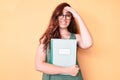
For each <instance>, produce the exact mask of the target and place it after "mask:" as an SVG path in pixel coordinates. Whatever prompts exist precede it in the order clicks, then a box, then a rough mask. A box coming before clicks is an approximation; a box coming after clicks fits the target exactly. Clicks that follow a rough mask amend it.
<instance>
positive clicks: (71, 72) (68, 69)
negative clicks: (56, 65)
mask: <svg viewBox="0 0 120 80" xmlns="http://www.w3.org/2000/svg"><path fill="white" fill-rule="evenodd" d="M78 72H79V67H78V65H74V66H70V67H66V68H65V74H68V75H71V76H76V75H77V74H78Z"/></svg>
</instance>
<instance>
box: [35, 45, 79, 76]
mask: <svg viewBox="0 0 120 80" xmlns="http://www.w3.org/2000/svg"><path fill="white" fill-rule="evenodd" d="M43 46H44V45H43V44H40V45H39V47H38V51H37V55H36V63H35V67H36V70H37V71H40V72H43V73H46V74H69V75H72V76H75V75H76V74H77V73H78V70H79V68H78V67H76V66H71V67H60V66H55V65H52V64H49V63H47V62H46V61H45V60H46V51H45V50H43Z"/></svg>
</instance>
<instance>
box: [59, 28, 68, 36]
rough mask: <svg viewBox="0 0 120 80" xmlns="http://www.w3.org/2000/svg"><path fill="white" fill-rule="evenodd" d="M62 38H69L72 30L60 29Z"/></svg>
mask: <svg viewBox="0 0 120 80" xmlns="http://www.w3.org/2000/svg"><path fill="white" fill-rule="evenodd" d="M60 35H61V38H69V37H70V32H69V31H68V30H67V29H60Z"/></svg>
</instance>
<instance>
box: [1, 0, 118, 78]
mask: <svg viewBox="0 0 120 80" xmlns="http://www.w3.org/2000/svg"><path fill="white" fill-rule="evenodd" d="M63 1H66V2H68V3H70V4H71V6H72V7H73V8H74V9H76V10H77V11H78V12H79V13H80V15H81V16H82V18H83V19H84V21H85V23H86V25H87V27H88V29H89V31H90V33H91V35H92V37H93V40H94V45H93V46H92V47H91V48H90V49H88V50H80V54H79V63H80V67H81V71H82V74H83V76H84V79H85V80H120V62H119V61H120V43H119V42H120V37H119V36H120V31H119V29H120V15H119V14H120V9H119V8H120V1H119V0H43V1H42V0H0V80H41V73H40V72H37V71H36V70H35V66H34V64H35V63H34V62H35V55H36V50H37V46H38V43H39V42H38V40H39V37H40V36H41V35H42V33H43V32H44V31H45V29H46V27H47V25H48V22H49V18H50V16H51V14H52V11H53V10H54V8H55V7H56V6H57V5H58V4H59V3H60V2H63Z"/></svg>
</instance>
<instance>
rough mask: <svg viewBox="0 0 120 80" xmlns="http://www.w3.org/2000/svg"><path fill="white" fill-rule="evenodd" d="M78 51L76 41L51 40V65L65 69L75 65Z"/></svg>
mask: <svg viewBox="0 0 120 80" xmlns="http://www.w3.org/2000/svg"><path fill="white" fill-rule="evenodd" d="M76 49H77V42H76V40H75V39H51V43H50V63H51V64H54V65H57V66H64V67H67V66H72V65H75V64H76Z"/></svg>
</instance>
